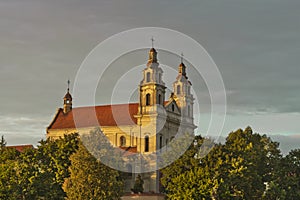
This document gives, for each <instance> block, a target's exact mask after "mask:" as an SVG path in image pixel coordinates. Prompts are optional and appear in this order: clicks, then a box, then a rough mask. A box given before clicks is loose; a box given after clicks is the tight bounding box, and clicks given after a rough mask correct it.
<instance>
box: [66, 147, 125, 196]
mask: <svg viewBox="0 0 300 200" xmlns="http://www.w3.org/2000/svg"><path fill="white" fill-rule="evenodd" d="M70 160H71V166H70V167H69V171H70V177H69V178H67V179H66V180H65V182H64V184H63V190H64V191H65V192H66V194H67V198H68V199H70V200H85V199H94V200H96V199H120V197H121V194H122V190H123V182H122V181H120V180H119V179H118V177H119V173H118V171H116V170H113V169H111V168H109V167H107V166H106V165H103V164H102V163H101V162H99V161H98V160H97V159H96V158H95V157H94V156H92V155H91V154H90V153H89V152H88V151H87V149H86V148H85V146H84V145H83V144H82V143H80V144H79V148H78V150H77V151H76V153H74V154H73V155H72V156H71V157H70Z"/></svg>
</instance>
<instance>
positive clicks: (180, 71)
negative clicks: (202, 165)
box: [178, 53, 187, 79]
mask: <svg viewBox="0 0 300 200" xmlns="http://www.w3.org/2000/svg"><path fill="white" fill-rule="evenodd" d="M183 56H184V55H183V53H181V56H180V61H181V63H180V65H179V66H178V74H179V75H182V76H184V77H185V78H186V79H187V76H186V66H185V65H184V63H183Z"/></svg>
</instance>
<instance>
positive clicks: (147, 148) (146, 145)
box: [145, 135, 149, 152]
mask: <svg viewBox="0 0 300 200" xmlns="http://www.w3.org/2000/svg"><path fill="white" fill-rule="evenodd" d="M145 152H149V136H148V135H146V136H145Z"/></svg>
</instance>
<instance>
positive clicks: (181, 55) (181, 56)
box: [180, 53, 184, 63]
mask: <svg viewBox="0 0 300 200" xmlns="http://www.w3.org/2000/svg"><path fill="white" fill-rule="evenodd" d="M183 56H184V55H183V53H181V54H180V61H181V63H183Z"/></svg>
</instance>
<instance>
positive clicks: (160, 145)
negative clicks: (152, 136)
mask: <svg viewBox="0 0 300 200" xmlns="http://www.w3.org/2000/svg"><path fill="white" fill-rule="evenodd" d="M162 141H163V138H162V135H161V136H160V137H159V148H160V149H161V148H162V146H163V144H162Z"/></svg>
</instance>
